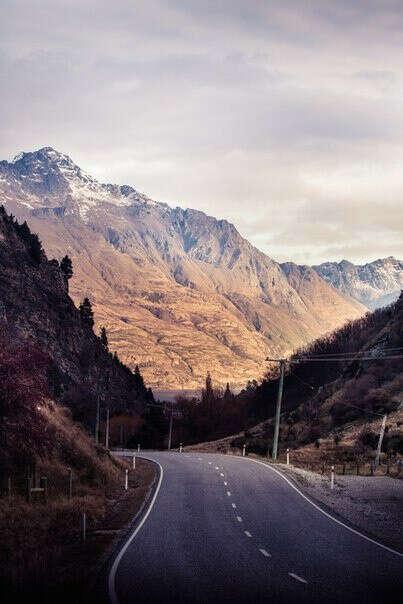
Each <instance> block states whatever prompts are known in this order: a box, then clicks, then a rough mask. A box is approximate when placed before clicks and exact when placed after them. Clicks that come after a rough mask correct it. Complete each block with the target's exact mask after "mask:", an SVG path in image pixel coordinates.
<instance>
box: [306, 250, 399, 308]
mask: <svg viewBox="0 0 403 604" xmlns="http://www.w3.org/2000/svg"><path fill="white" fill-rule="evenodd" d="M313 268H314V269H315V271H316V272H317V273H318V275H320V276H321V277H322V278H323V279H325V280H326V281H327V282H328V283H330V284H331V285H333V287H335V288H336V289H338V290H339V291H341V292H343V293H344V294H346V295H348V296H351V297H352V298H355V299H356V300H358V301H359V302H361V303H362V304H364V305H365V306H367V307H368V308H369V309H371V310H374V309H375V308H381V307H382V306H386V305H387V304H391V303H392V302H394V301H395V300H397V299H398V297H399V294H400V291H401V289H402V288H403V262H401V261H400V260H396V258H394V257H393V256H389V257H388V258H383V259H379V260H375V261H374V262H369V263H367V264H364V265H356V264H352V263H351V262H348V260H342V261H341V262H324V263H323V264H319V265H318V266H314V267H313Z"/></svg>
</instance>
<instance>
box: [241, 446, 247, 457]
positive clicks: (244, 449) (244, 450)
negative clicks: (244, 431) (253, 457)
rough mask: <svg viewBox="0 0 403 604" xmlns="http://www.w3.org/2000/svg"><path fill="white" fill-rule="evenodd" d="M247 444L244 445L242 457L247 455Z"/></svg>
mask: <svg viewBox="0 0 403 604" xmlns="http://www.w3.org/2000/svg"><path fill="white" fill-rule="evenodd" d="M245 452H246V445H244V446H243V447H242V457H245Z"/></svg>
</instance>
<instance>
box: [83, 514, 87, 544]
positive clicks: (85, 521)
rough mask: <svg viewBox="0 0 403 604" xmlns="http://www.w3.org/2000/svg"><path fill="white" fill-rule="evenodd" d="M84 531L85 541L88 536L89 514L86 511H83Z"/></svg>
mask: <svg viewBox="0 0 403 604" xmlns="http://www.w3.org/2000/svg"><path fill="white" fill-rule="evenodd" d="M82 531H83V532H82V536H83V541H84V543H85V540H86V538H87V514H86V513H85V512H83V521H82Z"/></svg>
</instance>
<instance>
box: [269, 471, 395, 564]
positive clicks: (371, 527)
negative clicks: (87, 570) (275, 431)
mask: <svg viewBox="0 0 403 604" xmlns="http://www.w3.org/2000/svg"><path fill="white" fill-rule="evenodd" d="M276 467H278V469H279V470H280V471H281V472H282V473H283V474H284V475H286V476H288V477H289V478H292V479H293V481H294V482H295V483H296V484H297V485H298V486H299V487H301V490H302V491H303V492H304V493H305V494H306V495H307V496H308V497H311V498H312V499H313V500H315V501H316V502H317V503H319V504H324V506H326V508H328V510H330V511H333V512H335V513H336V515H338V516H340V517H341V518H344V519H346V520H347V521H348V522H349V523H350V524H352V525H353V526H354V527H356V528H358V529H360V530H362V531H363V532H364V533H365V534H367V535H368V536H370V537H373V538H375V539H378V540H379V541H381V542H382V543H384V544H385V545H388V546H390V547H392V548H394V549H396V550H397V551H399V552H402V553H403V523H402V517H403V481H402V480H396V479H394V478H390V477H388V476H372V477H371V476H336V479H335V487H334V489H333V490H331V488H330V477H329V476H327V475H323V476H322V475H321V474H316V473H314V472H311V471H309V470H303V469H302V468H294V467H292V466H287V465H285V464H277V466H276Z"/></svg>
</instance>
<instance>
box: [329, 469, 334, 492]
mask: <svg viewBox="0 0 403 604" xmlns="http://www.w3.org/2000/svg"><path fill="white" fill-rule="evenodd" d="M330 488H331V489H334V466H332V469H331V472H330Z"/></svg>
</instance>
